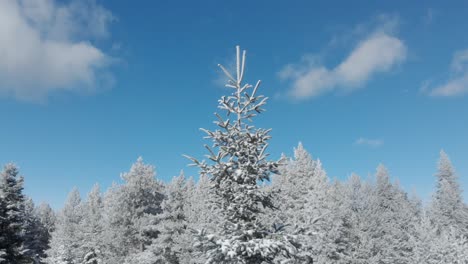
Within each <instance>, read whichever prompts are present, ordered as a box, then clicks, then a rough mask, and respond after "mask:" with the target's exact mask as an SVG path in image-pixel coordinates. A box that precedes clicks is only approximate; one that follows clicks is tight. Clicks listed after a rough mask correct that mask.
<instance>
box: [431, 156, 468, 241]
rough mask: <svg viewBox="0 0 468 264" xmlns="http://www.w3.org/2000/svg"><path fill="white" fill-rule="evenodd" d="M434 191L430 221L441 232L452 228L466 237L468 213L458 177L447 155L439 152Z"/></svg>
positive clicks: (467, 235)
mask: <svg viewBox="0 0 468 264" xmlns="http://www.w3.org/2000/svg"><path fill="white" fill-rule="evenodd" d="M436 178H437V185H436V191H435V193H434V195H433V197H432V203H431V207H430V211H429V212H430V217H431V221H432V222H433V223H434V224H435V227H436V228H437V229H438V230H439V231H442V230H444V229H447V228H450V227H453V228H456V229H457V230H459V231H460V233H462V234H465V236H466V237H468V211H467V209H466V205H465V204H464V203H463V197H462V190H461V188H460V185H459V183H458V177H457V175H456V173H455V169H454V168H453V165H452V163H451V161H450V159H449V157H448V155H447V154H446V153H445V152H444V151H443V150H441V151H440V158H439V161H438V171H437V174H436Z"/></svg>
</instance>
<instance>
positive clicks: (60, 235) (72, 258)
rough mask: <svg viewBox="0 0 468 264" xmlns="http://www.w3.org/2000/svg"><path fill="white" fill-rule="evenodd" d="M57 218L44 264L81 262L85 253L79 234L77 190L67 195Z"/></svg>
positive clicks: (79, 217)
mask: <svg viewBox="0 0 468 264" xmlns="http://www.w3.org/2000/svg"><path fill="white" fill-rule="evenodd" d="M57 218H58V219H57V223H56V226H55V230H54V232H53V233H52V239H51V242H50V249H49V250H47V252H46V253H47V259H46V263H49V264H56V263H67V264H78V263H80V262H81V261H82V260H83V257H84V256H85V252H84V251H83V250H82V247H81V243H82V241H83V240H82V233H81V232H80V224H81V221H82V220H83V206H82V202H81V196H80V193H79V191H78V189H77V188H74V189H73V190H72V191H71V192H70V193H69V194H68V197H67V201H66V202H65V205H64V207H63V209H62V210H61V211H60V212H59V214H58V217H57Z"/></svg>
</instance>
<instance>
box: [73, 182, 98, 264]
mask: <svg viewBox="0 0 468 264" xmlns="http://www.w3.org/2000/svg"><path fill="white" fill-rule="evenodd" d="M102 216H103V203H102V197H101V192H100V188H99V184H95V185H94V186H93V189H92V190H91V192H90V193H89V194H88V197H87V199H86V202H85V203H84V204H83V221H81V222H80V226H79V229H80V232H81V234H82V243H81V245H80V247H81V248H82V250H83V252H85V257H84V261H83V262H84V263H90V264H91V263H94V262H96V263H99V262H100V261H101V259H100V257H101V256H100V255H101V254H100V253H101V247H102V242H103V241H102V235H103V231H104V230H103V229H104V227H103V221H102Z"/></svg>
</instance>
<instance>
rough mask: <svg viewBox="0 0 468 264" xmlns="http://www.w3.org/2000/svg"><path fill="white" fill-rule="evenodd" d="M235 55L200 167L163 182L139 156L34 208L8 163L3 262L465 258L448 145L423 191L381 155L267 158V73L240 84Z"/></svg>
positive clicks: (465, 233) (385, 262) (431, 261)
mask: <svg viewBox="0 0 468 264" xmlns="http://www.w3.org/2000/svg"><path fill="white" fill-rule="evenodd" d="M236 62H237V64H236V67H235V69H234V73H231V72H229V71H228V70H226V68H224V67H223V66H220V69H221V70H220V71H221V72H223V73H224V74H225V75H226V77H227V79H228V84H227V87H228V88H229V89H231V91H232V94H230V95H228V96H223V97H221V99H220V100H219V109H220V110H221V112H220V113H217V114H216V115H215V116H216V121H215V128H214V129H213V130H208V129H202V130H203V133H205V134H206V138H207V139H209V140H211V144H207V145H205V146H204V147H205V149H206V151H207V155H206V161H200V160H198V159H196V158H190V159H191V160H192V162H193V164H194V165H196V166H197V167H198V169H199V171H200V175H195V177H186V176H185V174H184V172H181V173H180V175H178V176H175V177H172V180H171V181H168V182H165V181H163V180H162V179H165V178H166V179H167V176H173V175H163V176H160V175H159V174H157V171H156V167H155V166H153V165H151V164H147V163H146V162H145V161H144V160H143V158H141V157H140V158H137V159H136V161H135V162H134V164H132V165H131V166H130V168H129V170H128V172H126V173H122V174H121V175H120V178H119V177H118V176H119V175H116V177H115V178H116V183H114V184H112V185H111V186H110V187H109V188H107V189H106V190H104V189H103V190H101V187H100V186H103V185H99V184H96V185H94V187H93V188H92V189H91V190H88V191H86V192H81V193H84V194H86V193H87V195H84V196H82V195H81V193H80V191H79V190H78V189H77V188H74V189H72V190H71V191H70V193H69V195H68V198H67V199H66V201H64V205H63V207H62V208H56V210H54V209H52V208H51V207H50V206H49V205H48V204H46V203H41V204H39V205H37V206H36V205H35V204H34V203H33V201H32V199H31V198H30V197H28V196H27V195H26V194H25V192H24V190H23V189H24V183H25V178H23V177H22V176H21V175H22V173H20V169H19V167H18V166H16V165H15V164H13V163H8V164H6V165H5V166H4V167H3V170H2V171H1V172H0V264H46V263H47V264H116V263H119V264H120V263H123V264H211V263H225V264H228V263H233V264H234V263H238V264H257V263H258V264H266V263H274V264H280V263H281V264H286V263H290V264H302V263H319V264H374V263H375V264H467V263H468V205H467V203H466V198H464V197H463V190H462V188H461V184H460V181H461V179H463V180H466V179H467V178H466V177H467V176H468V175H459V174H457V170H456V169H455V166H454V165H456V164H455V162H454V164H452V161H451V160H450V158H449V156H448V155H447V154H446V153H445V152H444V151H441V152H440V153H439V155H440V156H439V160H438V162H437V168H436V170H435V177H434V191H433V194H432V196H431V198H430V199H427V200H424V201H423V200H421V199H420V198H418V197H417V195H415V194H413V193H412V194H408V193H407V191H406V190H405V189H404V188H403V187H402V186H400V184H399V183H398V180H396V179H397V177H394V175H392V173H393V172H394V171H393V170H392V168H387V167H385V166H384V165H382V164H380V165H378V166H377V169H376V171H375V173H374V175H371V176H369V177H366V178H363V177H361V176H359V175H356V174H351V176H350V177H349V178H347V179H344V180H339V179H332V178H330V177H329V176H328V175H327V172H326V170H325V167H326V166H325V164H326V161H325V160H323V162H324V163H322V161H321V160H319V159H318V158H316V157H314V156H312V155H311V154H310V153H309V152H308V151H307V150H306V148H305V147H304V146H305V145H306V144H302V143H299V144H298V145H297V147H296V148H294V150H293V154H292V155H291V157H289V156H287V155H283V156H282V157H281V158H280V159H279V160H278V161H274V160H271V159H269V156H268V151H267V148H268V144H269V143H270V139H271V136H270V129H262V128H256V127H255V126H254V123H253V121H254V120H255V117H256V116H257V115H258V114H259V113H262V112H263V108H264V106H265V104H266V101H267V98H266V97H263V96H262V95H259V87H260V82H257V83H256V85H254V86H251V85H249V84H246V83H244V79H245V76H244V73H245V67H246V66H245V63H246V53H245V52H241V50H240V48H239V47H237V50H236ZM200 149H202V148H200ZM277 154H278V157H279V156H280V155H279V153H277ZM376 165H377V164H376ZM429 166H431V165H429ZM391 172H392V173H391ZM395 176H398V175H395ZM427 176H428V177H430V176H431V175H427ZM28 177H33V175H26V181H27V178H28ZM270 180H271V182H270ZM101 184H105V183H101Z"/></svg>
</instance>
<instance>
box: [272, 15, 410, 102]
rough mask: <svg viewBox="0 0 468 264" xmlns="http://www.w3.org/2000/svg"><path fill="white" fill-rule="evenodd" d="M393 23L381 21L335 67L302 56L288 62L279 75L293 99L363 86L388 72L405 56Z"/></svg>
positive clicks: (391, 21)
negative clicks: (395, 34)
mask: <svg viewBox="0 0 468 264" xmlns="http://www.w3.org/2000/svg"><path fill="white" fill-rule="evenodd" d="M395 27H396V26H395V19H391V20H389V21H388V23H383V24H382V25H380V26H379V27H378V28H377V29H376V30H374V31H373V32H372V33H370V34H367V35H366V36H365V37H364V38H363V39H362V40H361V41H360V42H359V43H358V44H357V46H356V47H355V48H354V50H353V51H352V52H351V53H350V54H349V55H348V56H347V57H346V58H345V59H344V60H343V61H342V62H341V63H339V64H338V65H337V66H336V67H335V68H332V69H329V68H327V67H326V66H324V65H322V64H320V63H317V61H314V60H312V61H311V60H305V61H303V63H299V64H290V65H287V66H286V67H284V68H283V69H282V71H280V73H279V76H280V78H281V79H283V80H290V81H291V82H292V85H291V89H290V92H289V94H290V95H291V96H292V97H293V98H295V99H305V98H309V97H314V96H319V95H321V94H323V93H326V92H330V91H333V90H343V91H352V90H355V89H359V88H362V87H363V86H364V85H365V83H366V82H367V81H368V80H369V79H371V78H372V77H373V76H374V75H376V74H377V73H380V72H388V71H390V70H392V69H393V68H394V67H395V65H398V64H399V63H402V62H403V61H404V60H405V59H406V52H407V48H406V45H405V44H404V43H403V41H402V40H401V39H399V38H397V37H396V36H394V34H393V33H392V31H393V29H394V28H395Z"/></svg>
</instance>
